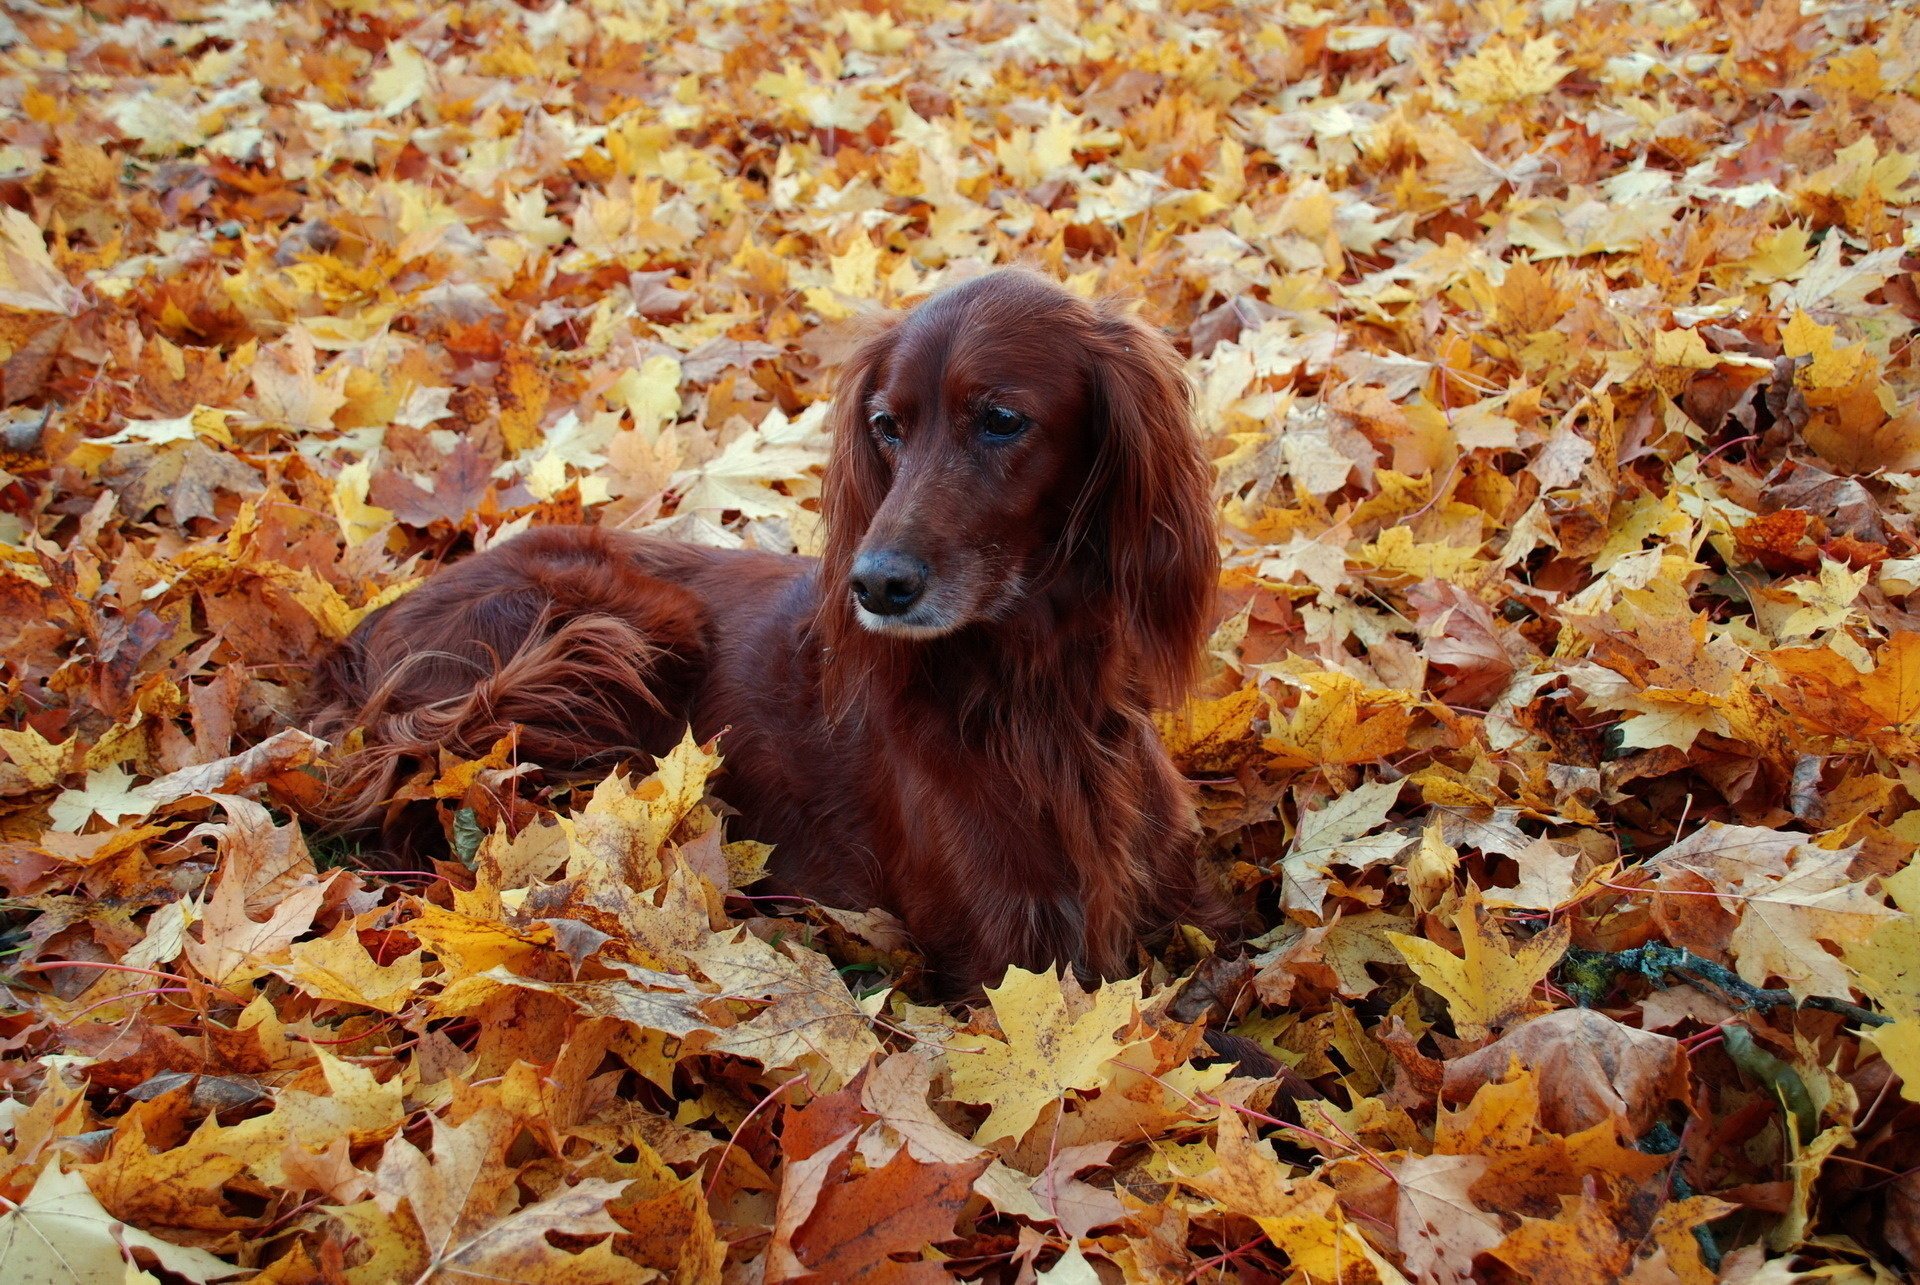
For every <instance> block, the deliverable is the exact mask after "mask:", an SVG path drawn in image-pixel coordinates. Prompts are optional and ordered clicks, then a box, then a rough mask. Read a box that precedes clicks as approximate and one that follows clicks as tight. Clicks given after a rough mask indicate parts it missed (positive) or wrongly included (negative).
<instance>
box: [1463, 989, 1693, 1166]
mask: <svg viewBox="0 0 1920 1285" xmlns="http://www.w3.org/2000/svg"><path fill="white" fill-rule="evenodd" d="M1515 1061H1518V1062H1519V1063H1520V1065H1522V1066H1524V1067H1526V1068H1528V1069H1529V1070H1532V1071H1535V1072H1537V1073H1538V1074H1539V1076H1540V1083H1541V1088H1542V1098H1541V1123H1542V1124H1544V1125H1545V1126H1546V1127H1547V1128H1548V1129H1551V1130H1552V1131H1553V1132H1555V1133H1578V1132H1580V1131H1581V1130H1582V1129H1589V1128H1592V1127H1593V1126H1594V1125H1596V1124H1600V1123H1603V1122H1605V1121H1609V1120H1611V1121H1616V1122H1618V1124H1619V1125H1620V1127H1621V1129H1622V1131H1623V1132H1624V1133H1625V1134H1626V1136H1628V1137H1631V1138H1637V1137H1639V1136H1640V1135H1641V1134H1643V1133H1645V1132H1646V1131H1647V1129H1648V1128H1649V1127H1650V1126H1651V1125H1652V1124H1653V1122H1654V1120H1655V1119H1656V1118H1658V1117H1659V1116H1660V1115H1661V1114H1662V1113H1663V1112H1664V1111H1665V1110H1666V1106H1667V1103H1668V1102H1671V1101H1685V1100H1686V1098H1687V1096H1688V1090H1687V1055H1686V1052H1685V1050H1683V1049H1682V1048H1681V1045H1680V1041H1678V1040H1676V1039H1671V1038H1669V1037H1668V1036H1665V1035H1656V1034H1653V1033H1652V1032H1650V1031H1637V1030H1635V1029H1633V1028H1632V1027H1630V1026H1623V1025H1621V1024H1620V1023H1619V1022H1616V1021H1613V1020H1612V1019H1611V1018H1608V1017H1604V1016H1602V1015H1601V1014H1599V1013H1596V1012H1594V1011H1592V1010H1591V1009H1585V1008H1569V1009H1562V1010H1561V1011H1559V1012H1557V1013H1548V1014H1547V1015H1546V1016H1544V1017H1536V1018H1534V1019H1533V1020H1532V1021H1530V1022H1528V1023H1527V1024H1526V1025H1524V1026H1522V1027H1520V1028H1518V1029H1517V1030H1513V1031H1510V1032H1508V1033H1507V1034H1506V1035H1503V1036H1501V1037H1500V1038H1499V1039H1498V1040H1495V1041H1494V1042H1493V1043H1492V1044H1489V1045H1488V1046H1487V1047H1486V1048H1483V1049H1481V1050H1480V1051H1479V1052H1477V1053H1469V1054H1468V1055H1466V1056H1465V1057H1461V1058H1455V1059H1454V1060H1453V1061H1451V1062H1448V1063H1447V1069H1446V1079H1445V1083H1444V1089H1443V1091H1444V1093H1445V1096H1446V1098H1447V1100H1448V1101H1450V1102H1464V1101H1466V1100H1467V1099H1468V1098H1470V1097H1472V1096H1473V1094H1474V1091H1475V1090H1476V1089H1478V1088H1479V1087H1480V1086H1481V1085H1483V1084H1488V1083H1491V1082H1492V1081H1495V1080H1498V1079H1500V1078H1502V1077H1503V1076H1505V1075H1506V1074H1507V1069H1508V1067H1509V1066H1510V1065H1511V1064H1512V1063H1513V1062H1515Z"/></svg>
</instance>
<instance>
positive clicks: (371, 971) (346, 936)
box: [272, 925, 421, 1013]
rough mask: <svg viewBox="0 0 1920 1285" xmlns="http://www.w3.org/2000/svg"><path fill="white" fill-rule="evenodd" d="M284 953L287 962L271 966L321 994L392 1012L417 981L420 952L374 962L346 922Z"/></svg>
mask: <svg viewBox="0 0 1920 1285" xmlns="http://www.w3.org/2000/svg"><path fill="white" fill-rule="evenodd" d="M288 954H289V955H290V956H291V962H290V963H288V964H281V965H275V966H274V967H273V970H272V971H273V972H275V973H277V974H279V975H280V976H281V977H284V978H285V979H286V980H287V981H288V982H290V983H291V984H292V985H294V986H297V987H299V988H300V989H301V990H303V991H305V992H306V993H307V994H309V995H313V996H315V997H317V998H320V999H331V1000H338V1001H340V1002H341V1003H345V1004H360V1005H364V1006H366V1007H368V1008H374V1009H379V1010H380V1011H381V1012H384V1013H397V1012H399V1011H400V1009H401V1008H402V1007H403V1006H404V1005H405V1004H406V1002H407V1000H408V998H409V997H410V996H411V995H412V993H413V990H414V988H416V987H417V986H419V985H420V977H421V968H420V955H421V952H419V951H417V950H416V951H414V952H413V953H412V954H410V955H402V956H401V957H400V958H398V959H396V960H394V961H393V962H392V963H390V964H381V963H378V962H377V961H375V959H374V958H373V956H372V955H371V954H370V953H368V951H367V948H366V947H365V946H363V945H361V944H360V935H359V934H358V933H357V932H355V931H353V930H352V928H351V926H350V925H349V926H347V927H344V928H342V929H341V930H340V931H338V932H335V933H334V934H332V935H331V936H327V937H322V938H318V939H316V940H314V941H303V942H295V943H294V945H293V946H292V948H291V949H290V950H289V951H288Z"/></svg>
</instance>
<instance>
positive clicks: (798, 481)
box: [673, 403, 827, 518]
mask: <svg viewBox="0 0 1920 1285" xmlns="http://www.w3.org/2000/svg"><path fill="white" fill-rule="evenodd" d="M825 413H826V407H825V405H824V404H821V403H815V405H813V406H811V407H808V408H807V410H806V411H804V412H802V413H801V414H800V415H799V416H797V417H796V418H794V419H792V420H789V419H788V418H787V417H786V416H785V415H783V414H781V413H779V412H778V411H775V412H774V413H773V414H770V415H768V416H767V418H766V419H764V420H762V421H761V423H760V425H759V426H758V427H757V428H754V429H751V430H749V431H748V432H745V433H742V434H740V435H739V436H738V437H736V438H734V439H733V440H732V441H731V442H728V443H727V445H726V447H725V448H724V449H723V450H722V451H721V452H720V454H719V455H717V456H715V457H714V458H713V459H711V460H708V461H707V462H706V463H705V464H702V465H699V466H698V467H696V468H693V469H689V470H687V471H685V472H683V473H678V474H675V475H674V478H673V485H674V487H675V488H676V489H678V490H679V491H680V508H681V511H682V512H688V513H699V512H718V511H721V510H727V509H731V510H734V511H736V512H738V513H739V514H741V516H743V517H748V518H769V517H783V516H788V515H791V514H792V513H794V512H795V511H797V510H798V509H799V500H800V499H801V498H802V497H803V496H804V495H805V494H806V491H805V485H806V484H805V482H804V479H805V478H806V476H807V475H808V474H809V473H810V472H811V471H813V470H815V469H818V468H822V467H824V466H825V465H826V462H827V450H826V439H825V437H824V436H823V435H822V433H821V431H820V425H821V422H822V420H823V418H824V416H825ZM775 483H780V484H783V485H784V486H785V487H786V490H785V491H776V490H775V489H774V484H775Z"/></svg>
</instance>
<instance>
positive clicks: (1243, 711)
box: [1154, 687, 1267, 773]
mask: <svg viewBox="0 0 1920 1285" xmlns="http://www.w3.org/2000/svg"><path fill="white" fill-rule="evenodd" d="M1266 714H1267V700H1266V697H1264V696H1262V695H1261V694H1260V690H1259V689H1258V688H1256V687H1243V688H1241V689H1240V690H1239V691H1237V692H1233V693H1231V694H1229V695H1226V696H1222V697H1221V698H1220V699H1218V700H1196V701H1193V702H1191V703H1189V704H1188V705H1187V707H1186V708H1185V709H1184V710H1181V711H1180V712H1179V713H1177V714H1172V713H1164V714H1158V715H1156V716H1155V718H1154V723H1155V725H1156V726H1157V727H1158V728H1159V729H1160V737H1161V739H1162V740H1163V741H1165V742H1166V745H1167V752H1168V753H1170V754H1172V755H1173V757H1174V760H1175V761H1176V762H1178V763H1179V764H1180V765H1181V766H1182V767H1184V768H1185V769H1186V770H1187V771H1189V772H1195V773H1204V772H1231V771H1233V770H1234V769H1235V768H1236V767H1238V766H1239V764H1240V763H1241V762H1242V761H1243V760H1244V759H1245V758H1246V757H1247V755H1248V754H1249V753H1250V752H1253V751H1257V750H1258V749H1259V748H1260V736H1259V734H1258V733H1257V732H1255V731H1254V730H1253V721H1254V720H1255V719H1256V718H1264V717H1265V716H1266Z"/></svg>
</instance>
